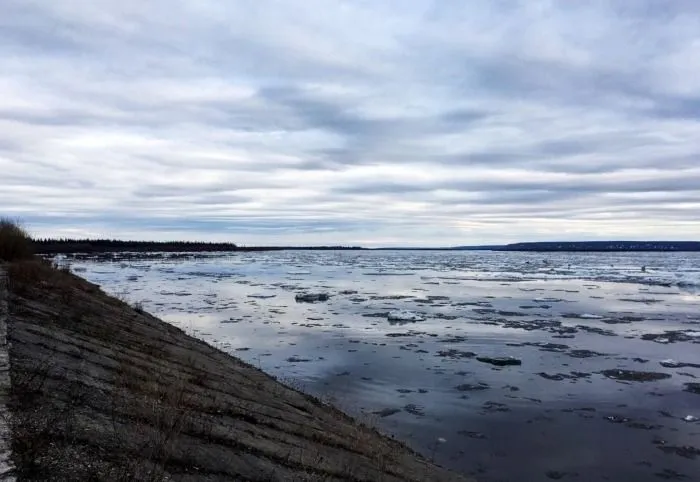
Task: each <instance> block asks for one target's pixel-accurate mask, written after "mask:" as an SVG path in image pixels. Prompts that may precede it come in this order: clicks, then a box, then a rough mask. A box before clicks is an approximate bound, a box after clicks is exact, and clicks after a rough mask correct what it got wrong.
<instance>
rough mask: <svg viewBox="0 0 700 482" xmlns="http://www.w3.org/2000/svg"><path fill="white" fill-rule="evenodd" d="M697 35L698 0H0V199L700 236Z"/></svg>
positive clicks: (144, 210)
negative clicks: (89, 0)
mask: <svg viewBox="0 0 700 482" xmlns="http://www.w3.org/2000/svg"><path fill="white" fill-rule="evenodd" d="M699 32H700V4H698V3H697V2H694V1H692V0H679V1H675V2H671V3H669V2H665V1H661V0H640V1H638V2H621V3H610V2H585V3H556V4H554V3H552V2H546V1H528V2H525V1H515V0H513V1H510V0H509V1H502V2H492V1H487V0H481V1H476V2H468V3H467V2H449V1H428V0H410V1H407V2H402V3H401V4H397V3H395V2H390V1H388V0H386V1H376V2H347V1H342V0H334V1H325V0H309V1H308V2H304V3H303V5H300V4H299V3H298V2H291V1H288V0H265V1H252V0H251V1H241V2H234V3H231V2H229V3H226V2H223V3H222V2H214V1H211V0H199V1H194V0H178V1H176V2H170V1H165V0H157V1H154V2H147V3H142V2H132V1H130V0H127V1H120V2H117V1H113V0H104V1H101V2H93V3H87V4H86V3H85V2H73V1H66V2H43V1H40V0H9V1H7V2H5V4H4V5H3V15H2V16H1V18H0V55H2V58H3V69H2V72H0V98H2V99H3V102H2V103H0V172H2V176H1V177H0V189H2V192H3V195H2V198H1V199H0V211H1V212H2V214H6V215H11V216H20V217H23V218H25V219H26V220H27V223H28V224H29V225H30V228H31V229H32V230H34V231H35V232H36V233H37V234H40V235H91V236H92V235H105V236H110V237H111V236H115V237H144V236H146V237H152V238H170V239H172V238H175V237H178V236H179V237H183V238H187V239H196V238H198V237H201V238H207V239H231V240H233V241H237V242H242V243H248V244H253V243H266V244H281V243H299V244H323V243H352V244H355V243H362V244H380V245H381V244H388V245H391V244H410V245H420V244H426V245H434V244H468V243H470V242H474V243H482V242H489V243H490V242H501V241H504V242H505V241H515V240H528V239H548V238H551V237H552V236H555V237H558V238H560V237H561V234H562V232H564V233H565V236H567V237H570V238H572V239H575V238H584V239H592V238H610V237H625V238H649V237H668V236H667V234H668V233H669V232H675V233H677V234H678V236H677V237H682V238H687V239H693V238H698V237H699V236H700V222H699V220H698V217H697V215H696V214H694V213H695V212H699V211H698V209H700V187H698V186H700V161H699V158H700V144H698V142H697V139H698V138H700V97H699V96H698V94H697V93H698V92H700V60H698V59H700V33H699ZM562 226H565V229H562ZM232 238H233V239H232Z"/></svg>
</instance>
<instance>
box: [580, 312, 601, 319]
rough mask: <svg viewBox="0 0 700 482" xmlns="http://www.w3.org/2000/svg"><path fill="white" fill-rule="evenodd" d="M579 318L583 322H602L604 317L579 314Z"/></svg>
mask: <svg viewBox="0 0 700 482" xmlns="http://www.w3.org/2000/svg"><path fill="white" fill-rule="evenodd" d="M579 318H583V319H584V320H602V319H603V318H604V317H603V316H600V315H594V314H592V313H581V315H580V316H579Z"/></svg>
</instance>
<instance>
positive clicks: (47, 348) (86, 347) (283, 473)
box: [7, 262, 467, 482]
mask: <svg viewBox="0 0 700 482" xmlns="http://www.w3.org/2000/svg"><path fill="white" fill-rule="evenodd" d="M8 272H9V280H10V282H9V286H10V295H9V317H8V322H7V331H8V337H9V340H10V343H11V347H10V353H9V354H10V365H11V369H10V373H11V378H12V389H11V402H10V410H11V411H12V412H13V421H12V431H13V434H12V437H13V440H12V450H13V458H14V462H15V466H16V467H17V472H18V476H19V478H20V479H23V480H27V479H35V480H36V479H47V478H49V479H52V480H61V479H62V480H133V479H138V480H242V481H253V480H255V481H267V480H270V481H272V480H292V481H293V480H323V481H335V480H347V481H372V482H374V481H423V480H430V481H458V480H467V479H466V478H462V477H461V476H458V475H455V474H453V473H450V472H447V471H445V470H442V469H440V468H437V467H435V466H433V465H431V464H430V463H428V462H427V461H425V460H424V459H422V458H421V457H419V456H418V455H417V454H415V453H413V452H412V451H411V450H410V449H408V448H406V447H405V446H404V445H402V444H400V443H398V442H396V441H394V440H392V439H389V438H386V437H383V436H381V435H379V434H378V433H377V432H376V431H374V430H372V429H369V428H367V427H365V426H363V425H361V424H358V423H357V422H356V421H354V420H353V419H351V418H349V417H348V416H346V415H344V414H343V413H341V412H339V411H338V410H336V409H334V408H332V407H329V406H327V405H324V404H322V403H320V402H319V401H317V400H315V399H313V398H311V397H309V396H306V395H304V394H302V393H300V392H297V391H295V390H293V389H290V388H288V387H286V386H284V385H282V384H280V383H278V382H277V381H275V380H274V379H272V378H271V377H270V376H268V375H266V374H265V373H263V372H261V371H259V370H258V369H256V368H254V367H252V366H250V365H248V364H246V363H243V362H242V361H240V360H238V359H236V358H234V357H232V356H229V355H227V354H225V353H222V352H220V351H218V350H216V349H214V348H212V347H210V346H209V345H207V344H205V343H204V342H201V341H199V340H196V339H194V338H192V337H190V336H187V335H186V334H185V333H184V332H182V331H181V330H179V329H178V328H175V327H173V326H172V325H169V324H167V323H165V322H163V321H161V320H158V319H157V318H155V317H153V316H150V315H148V314H147V313H143V312H140V311H137V310H134V309H132V308H131V307H129V306H128V305H126V304H125V303H123V302H121V301H119V300H117V299H115V298H112V297H109V296H107V295H106V294H104V293H103V292H102V291H101V290H100V289H99V287H97V286H96V285H93V284H90V283H88V282H86V281H84V280H82V279H80V278H78V277H76V276H73V275H71V274H69V273H66V272H62V271H60V270H56V269H53V268H49V267H47V266H46V265H42V264H40V263H36V262H24V263H21V264H15V265H11V266H8Z"/></svg>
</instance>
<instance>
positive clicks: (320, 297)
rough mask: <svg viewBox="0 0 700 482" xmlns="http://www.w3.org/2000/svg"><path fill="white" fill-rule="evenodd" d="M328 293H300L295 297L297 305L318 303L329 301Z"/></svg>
mask: <svg viewBox="0 0 700 482" xmlns="http://www.w3.org/2000/svg"><path fill="white" fill-rule="evenodd" d="M328 298H329V296H328V294H327V293H299V294H298V295H296V296H295V297H294V299H295V300H296V302H297V303H316V302H319V301H328Z"/></svg>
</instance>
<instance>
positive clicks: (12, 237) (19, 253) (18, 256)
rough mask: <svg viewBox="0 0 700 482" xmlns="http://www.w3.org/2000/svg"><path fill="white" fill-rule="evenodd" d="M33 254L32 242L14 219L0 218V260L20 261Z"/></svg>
mask: <svg viewBox="0 0 700 482" xmlns="http://www.w3.org/2000/svg"><path fill="white" fill-rule="evenodd" d="M33 255H34V242H33V241H32V238H31V236H29V233H27V231H26V230H25V229H24V228H23V227H22V226H21V225H20V224H19V223H18V222H16V221H13V220H11V219H8V218H0V261H9V262H12V261H21V260H24V259H29V258H31V257H32V256H33Z"/></svg>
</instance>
